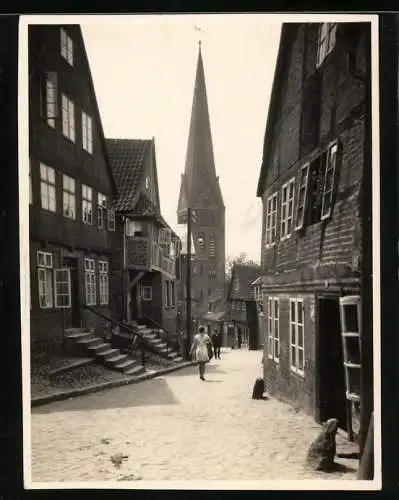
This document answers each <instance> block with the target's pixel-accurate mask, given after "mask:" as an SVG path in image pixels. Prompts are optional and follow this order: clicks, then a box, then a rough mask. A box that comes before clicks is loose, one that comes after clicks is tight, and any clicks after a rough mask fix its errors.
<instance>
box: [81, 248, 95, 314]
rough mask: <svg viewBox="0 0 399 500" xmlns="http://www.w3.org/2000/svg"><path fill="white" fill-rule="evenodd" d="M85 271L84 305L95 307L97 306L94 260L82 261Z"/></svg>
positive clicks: (86, 259)
mask: <svg viewBox="0 0 399 500" xmlns="http://www.w3.org/2000/svg"><path fill="white" fill-rule="evenodd" d="M84 271H85V299H86V305H88V306H95V305H96V304H97V290H96V263H95V260H94V259H90V258H85V259H84Z"/></svg>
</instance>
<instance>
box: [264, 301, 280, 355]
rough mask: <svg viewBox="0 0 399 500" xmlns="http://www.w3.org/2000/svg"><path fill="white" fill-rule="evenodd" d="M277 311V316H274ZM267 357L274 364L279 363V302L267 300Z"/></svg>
mask: <svg viewBox="0 0 399 500" xmlns="http://www.w3.org/2000/svg"><path fill="white" fill-rule="evenodd" d="M276 309H277V314H276ZM267 338H268V344H267V356H268V358H269V359H273V360H274V361H276V363H279V362H280V300H279V298H278V297H268V298H267Z"/></svg>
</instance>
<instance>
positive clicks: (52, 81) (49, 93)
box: [42, 71, 58, 128]
mask: <svg viewBox="0 0 399 500" xmlns="http://www.w3.org/2000/svg"><path fill="white" fill-rule="evenodd" d="M57 87H58V85H57V73H55V72H54V71H47V72H46V73H45V75H44V78H43V84H42V96H43V97H42V113H43V118H45V120H46V122H47V124H48V125H49V126H50V127H51V128H55V119H56V118H57V116H58V98H57V92H58V91H57Z"/></svg>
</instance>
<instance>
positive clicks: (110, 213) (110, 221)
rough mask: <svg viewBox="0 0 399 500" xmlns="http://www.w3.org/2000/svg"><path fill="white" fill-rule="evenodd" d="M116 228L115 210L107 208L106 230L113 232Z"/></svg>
mask: <svg viewBox="0 0 399 500" xmlns="http://www.w3.org/2000/svg"><path fill="white" fill-rule="evenodd" d="M115 227H116V218H115V210H114V209H113V208H109V209H108V210H107V229H108V231H111V232H114V231H115Z"/></svg>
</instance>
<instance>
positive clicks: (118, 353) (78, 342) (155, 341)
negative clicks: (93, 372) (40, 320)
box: [65, 322, 183, 376]
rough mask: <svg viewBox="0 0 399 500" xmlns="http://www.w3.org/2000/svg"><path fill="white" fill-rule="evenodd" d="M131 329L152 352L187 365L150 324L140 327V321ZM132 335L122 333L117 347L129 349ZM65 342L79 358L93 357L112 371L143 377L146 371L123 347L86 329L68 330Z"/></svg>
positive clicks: (133, 324) (131, 324)
mask: <svg viewBox="0 0 399 500" xmlns="http://www.w3.org/2000/svg"><path fill="white" fill-rule="evenodd" d="M129 326H130V327H131V328H132V329H133V330H136V331H137V332H138V333H139V334H141V335H142V336H143V337H144V339H145V340H146V341H147V343H148V350H149V351H151V352H153V353H154V354H157V355H158V356H160V357H161V358H164V359H167V360H169V361H171V362H173V363H181V362H183V358H182V357H181V356H180V354H179V353H178V352H176V350H174V349H172V348H171V347H170V346H168V345H167V343H166V341H165V340H163V339H162V338H160V331H159V330H156V329H151V328H149V327H147V326H146V325H139V324H137V323H136V322H132V323H130V324H129ZM130 335H131V334H123V333H120V334H119V335H118V338H119V339H120V340H121V342H118V343H117V345H120V344H125V345H126V346H127V345H128V343H129V342H128V339H129V337H130ZM65 341H66V343H68V344H69V349H70V348H71V347H72V349H73V350H74V352H75V353H76V354H77V355H81V356H86V357H87V356H89V357H92V358H94V359H95V360H96V361H97V362H99V363H101V364H103V365H105V366H107V367H108V368H110V369H112V370H118V371H120V372H122V373H124V374H125V375H130V376H134V375H139V374H140V373H143V372H144V370H145V369H144V368H143V366H142V365H141V363H140V362H138V361H137V359H134V358H133V357H132V356H130V355H129V354H127V353H125V352H122V350H123V349H122V347H121V348H119V349H118V348H115V347H113V346H112V343H111V341H107V340H104V339H103V338H102V337H101V336H99V335H96V333H94V332H92V331H87V330H85V329H83V328H69V329H67V330H66V331H65ZM71 344H72V346H71Z"/></svg>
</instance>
